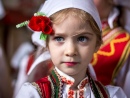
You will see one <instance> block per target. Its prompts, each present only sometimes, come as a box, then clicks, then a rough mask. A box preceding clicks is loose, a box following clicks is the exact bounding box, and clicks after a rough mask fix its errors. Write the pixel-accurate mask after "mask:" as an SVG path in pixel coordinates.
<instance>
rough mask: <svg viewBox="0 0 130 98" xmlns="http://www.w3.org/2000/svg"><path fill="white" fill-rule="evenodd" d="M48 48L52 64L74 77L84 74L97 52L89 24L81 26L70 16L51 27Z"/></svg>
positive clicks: (81, 24)
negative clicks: (51, 32) (52, 33)
mask: <svg viewBox="0 0 130 98" xmlns="http://www.w3.org/2000/svg"><path fill="white" fill-rule="evenodd" d="M53 30H54V31H55V32H54V35H51V36H50V37H49V42H48V48H49V51H50V54H51V59H52V62H53V64H54V65H55V66H56V67H57V68H58V69H60V70H61V71H62V72H64V73H66V74H68V75H70V76H74V75H80V74H81V73H86V69H87V65H88V64H89V62H90V61H91V59H92V56H93V53H94V52H96V51H97V50H98V48H99V47H98V46H97V45H96V41H97V39H96V35H95V33H94V31H93V30H92V28H91V26H90V24H89V22H88V23H86V24H83V23H82V22H80V21H78V19H77V18H75V17H73V16H70V17H68V18H66V19H65V20H64V21H63V22H61V23H59V24H54V25H53Z"/></svg>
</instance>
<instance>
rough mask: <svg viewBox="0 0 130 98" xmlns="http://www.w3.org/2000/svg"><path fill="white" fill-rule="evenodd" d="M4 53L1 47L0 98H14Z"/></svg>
mask: <svg viewBox="0 0 130 98" xmlns="http://www.w3.org/2000/svg"><path fill="white" fill-rule="evenodd" d="M11 79H12V78H11V75H10V71H9V68H8V66H7V61H6V58H5V55H4V51H3V49H2V47H1V45H0V98H12V95H13V87H12V83H11Z"/></svg>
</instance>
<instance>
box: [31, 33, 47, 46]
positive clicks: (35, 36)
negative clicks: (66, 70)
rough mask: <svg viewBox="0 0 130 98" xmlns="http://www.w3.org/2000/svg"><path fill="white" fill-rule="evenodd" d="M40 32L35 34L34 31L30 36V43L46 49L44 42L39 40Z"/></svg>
mask: <svg viewBox="0 0 130 98" xmlns="http://www.w3.org/2000/svg"><path fill="white" fill-rule="evenodd" d="M41 33H42V32H37V31H35V32H34V33H33V34H32V42H33V43H34V44H35V45H37V46H42V47H46V42H45V41H44V40H41V39H40V35H41Z"/></svg>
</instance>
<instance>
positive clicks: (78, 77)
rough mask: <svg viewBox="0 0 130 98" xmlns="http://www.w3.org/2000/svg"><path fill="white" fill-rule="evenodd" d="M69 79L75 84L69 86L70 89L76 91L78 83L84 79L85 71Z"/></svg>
mask: <svg viewBox="0 0 130 98" xmlns="http://www.w3.org/2000/svg"><path fill="white" fill-rule="evenodd" d="M71 77H73V78H74V79H75V82H74V84H73V85H72V86H71V89H73V90H77V89H78V85H79V84H80V82H81V81H82V80H83V79H84V78H85V77H86V70H85V71H82V72H81V73H78V74H77V75H74V76H71Z"/></svg>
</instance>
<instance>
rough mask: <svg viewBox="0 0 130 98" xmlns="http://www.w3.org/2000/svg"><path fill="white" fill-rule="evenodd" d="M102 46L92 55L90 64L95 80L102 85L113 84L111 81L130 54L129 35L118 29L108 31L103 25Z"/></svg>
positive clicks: (105, 25) (106, 25)
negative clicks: (94, 73) (92, 67)
mask: <svg viewBox="0 0 130 98" xmlns="http://www.w3.org/2000/svg"><path fill="white" fill-rule="evenodd" d="M103 26H104V27H103V41H104V42H103V45H102V46H101V48H100V49H99V51H98V52H97V53H95V54H94V56H93V59H92V62H91V64H92V65H93V66H94V70H95V72H96V75H97V79H98V80H99V81H100V82H101V83H103V84H104V85H108V84H111V83H114V82H113V80H114V78H115V77H116V75H117V74H118V72H119V71H120V69H121V68H122V67H123V65H124V63H125V62H126V60H127V58H128V56H129V54H130V48H129V47H130V35H129V34H128V33H126V31H125V30H123V29H122V28H120V27H117V25H116V23H115V28H114V29H110V27H109V26H108V24H107V23H104V24H103Z"/></svg>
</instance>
